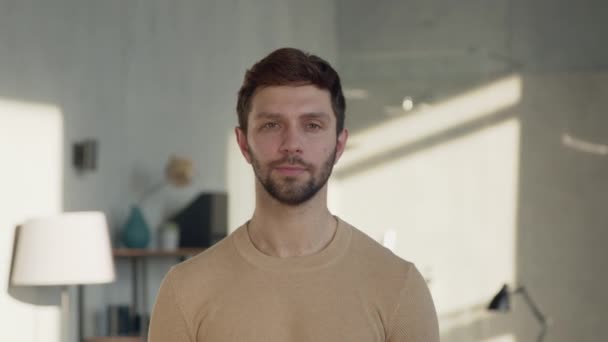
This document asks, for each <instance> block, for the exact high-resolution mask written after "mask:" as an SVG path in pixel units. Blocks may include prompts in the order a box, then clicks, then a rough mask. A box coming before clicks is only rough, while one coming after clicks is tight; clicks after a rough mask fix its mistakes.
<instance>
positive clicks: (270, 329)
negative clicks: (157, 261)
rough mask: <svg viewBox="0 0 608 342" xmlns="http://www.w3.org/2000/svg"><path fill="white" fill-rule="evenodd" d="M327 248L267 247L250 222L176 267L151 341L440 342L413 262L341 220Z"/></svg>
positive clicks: (153, 322)
mask: <svg viewBox="0 0 608 342" xmlns="http://www.w3.org/2000/svg"><path fill="white" fill-rule="evenodd" d="M338 222H339V223H338V229H337V230H336V234H335V236H334V238H333V240H332V241H331V242H330V243H329V245H328V246H327V247H326V248H325V249H323V250H322V251H321V252H319V253H316V254H313V255H309V256H303V257H293V258H277V257H271V256H268V255H266V254H263V253H262V252H260V251H259V250H257V249H256V247H255V246H254V245H253V244H252V242H251V240H250V239H249V235H248V233H247V229H246V228H245V226H242V227H240V228H238V229H237V230H236V231H235V232H234V233H233V234H231V235H230V236H228V237H227V238H225V239H224V240H222V241H220V242H218V243H217V244H215V245H214V246H213V247H211V248H209V249H208V250H206V251H205V252H203V253H201V254H199V255H198V256H196V257H193V258H191V259H190V260H187V261H185V262H183V263H181V264H179V265H177V266H175V267H173V268H172V269H171V271H169V273H168V274H167V276H166V277H165V279H164V280H163V283H162V285H161V288H160V290H159V293H158V297H157V299H156V304H155V306H154V311H153V313H152V319H151V322H150V330H149V337H148V338H149V339H148V341H149V342H186V341H188V342H233V341H234V342H237V341H238V342H241V341H242V342H245V341H246V342H291V341H293V342H300V341H301V342H305V341H306V342H330V341H331V342H341V341H344V342H355V341H361V342H372V341H373V342H380V341H390V342H397V341H399V342H438V341H439V332H438V325H437V316H436V313H435V308H434V305H433V301H432V299H431V295H430V293H429V290H428V288H427V285H426V283H425V281H424V279H423V278H422V276H421V275H420V273H419V272H418V270H417V269H416V267H415V266H414V265H413V264H412V263H410V262H407V261H405V260H403V259H400V258H399V257H397V256H395V255H394V254H393V253H391V252H390V251H389V250H388V249H386V248H384V247H382V246H381V245H379V244H378V243H377V242H375V241H374V240H372V239H370V238H369V237H368V236H367V235H365V234H364V233H362V232H360V231H359V230H357V229H356V228H354V227H353V226H351V225H349V224H348V223H346V222H344V221H342V220H340V219H339V220H338Z"/></svg>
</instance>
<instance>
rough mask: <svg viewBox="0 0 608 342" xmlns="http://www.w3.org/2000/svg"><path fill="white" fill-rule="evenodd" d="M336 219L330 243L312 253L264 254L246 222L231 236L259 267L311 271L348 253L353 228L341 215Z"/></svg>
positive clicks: (243, 252)
mask: <svg viewBox="0 0 608 342" xmlns="http://www.w3.org/2000/svg"><path fill="white" fill-rule="evenodd" d="M336 219H337V220H338V226H337V228H336V233H335V234H334V237H333V238H332V240H331V241H330V243H329V244H328V245H327V246H326V247H325V248H324V249H323V250H321V251H319V252H317V253H315V254H311V255H305V256H298V257H289V258H279V257H275V256H270V255H267V254H264V253H262V252H261V251H260V250H258V249H257V248H256V247H255V245H254V244H253V242H251V238H250V237H249V233H248V232H247V225H246V224H244V225H242V226H240V227H239V228H238V229H237V230H235V231H234V233H233V234H232V235H231V237H232V241H233V243H234V245H235V247H236V249H237V251H238V252H239V254H241V256H242V257H243V258H245V259H246V260H247V261H249V262H250V263H252V264H253V265H255V266H257V267H260V268H263V269H267V270H276V271H293V272H301V271H310V270H315V269H319V268H323V267H326V266H329V265H331V264H333V263H335V262H336V261H338V260H339V259H340V258H341V257H342V256H343V255H344V254H345V253H346V251H347V249H348V246H349V244H350V240H351V236H352V228H351V227H350V225H348V224H347V223H345V222H344V221H342V220H341V219H340V218H339V217H337V216H336Z"/></svg>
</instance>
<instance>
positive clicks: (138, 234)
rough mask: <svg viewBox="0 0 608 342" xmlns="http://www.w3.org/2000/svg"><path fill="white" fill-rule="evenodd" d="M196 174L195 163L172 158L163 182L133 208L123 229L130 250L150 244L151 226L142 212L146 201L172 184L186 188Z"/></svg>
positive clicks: (149, 191)
mask: <svg viewBox="0 0 608 342" xmlns="http://www.w3.org/2000/svg"><path fill="white" fill-rule="evenodd" d="M193 174H194V167H193V163H192V161H191V160H190V159H188V158H183V157H178V156H171V157H170V158H169V161H168V162H167V165H166V166H165V177H164V178H163V181H162V182H160V183H158V184H156V185H154V186H152V187H150V188H149V189H148V190H147V191H145V192H144V194H143V195H142V197H141V198H140V199H139V201H138V202H137V205H134V206H132V207H131V211H130V213H129V217H128V219H127V221H126V223H125V224H124V226H123V228H122V242H123V244H124V245H125V246H126V247H129V248H147V247H148V244H149V243H150V226H149V225H148V223H147V222H146V218H145V216H144V213H143V211H142V209H141V208H142V206H143V204H144V203H145V201H146V200H147V199H148V198H150V197H152V196H153V195H155V194H156V193H158V192H159V191H161V190H162V189H163V188H164V187H165V186H167V185H168V184H171V185H173V186H175V187H185V186H187V185H189V184H190V183H191V182H192V177H193Z"/></svg>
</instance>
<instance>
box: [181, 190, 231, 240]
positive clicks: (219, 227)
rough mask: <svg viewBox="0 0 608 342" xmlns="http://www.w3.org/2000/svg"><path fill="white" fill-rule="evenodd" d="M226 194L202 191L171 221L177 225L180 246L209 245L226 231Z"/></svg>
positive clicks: (220, 237) (219, 238) (225, 233)
mask: <svg viewBox="0 0 608 342" xmlns="http://www.w3.org/2000/svg"><path fill="white" fill-rule="evenodd" d="M227 206H228V195H227V194H226V193H222V192H215V193H210V192H203V193H201V194H199V195H198V197H196V198H195V199H194V200H193V201H192V203H190V204H189V205H187V206H186V207H185V208H184V209H182V210H181V211H180V212H178V213H177V214H176V215H175V216H174V217H172V218H171V221H173V222H175V223H177V225H178V226H179V246H180V247H195V248H196V247H209V246H211V245H213V244H214V243H215V242H217V241H219V240H221V239H222V238H224V237H225V236H226V235H227V232H228V224H227V222H228V215H227Z"/></svg>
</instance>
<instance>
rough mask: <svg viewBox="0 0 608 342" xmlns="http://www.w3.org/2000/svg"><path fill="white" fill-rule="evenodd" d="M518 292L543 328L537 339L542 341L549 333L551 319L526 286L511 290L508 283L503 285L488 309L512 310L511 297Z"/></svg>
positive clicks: (539, 341)
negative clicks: (543, 311) (541, 309)
mask: <svg viewBox="0 0 608 342" xmlns="http://www.w3.org/2000/svg"><path fill="white" fill-rule="evenodd" d="M518 294H520V295H522V297H524V301H525V302H526V304H528V307H529V308H530V310H532V313H533V314H534V317H535V318H536V320H537V321H538V323H540V325H541V330H540V333H539V334H538V337H537V339H536V340H537V342H542V340H543V338H544V337H545V334H546V333H547V327H548V326H549V323H550V319H549V318H548V317H547V316H545V315H544V314H543V313H542V312H541V311H540V309H539V308H538V305H536V303H535V302H534V301H533V300H532V298H531V297H530V295H529V294H528V291H527V290H526V288H525V287H524V286H519V287H517V288H516V289H515V290H513V291H511V290H509V287H508V286H507V285H506V284H505V285H503V287H502V288H501V289H500V291H498V293H497V294H496V295H495V296H494V298H492V301H491V302H490V304H489V305H488V310H490V311H497V312H508V311H510V310H511V297H512V296H514V295H518Z"/></svg>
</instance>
